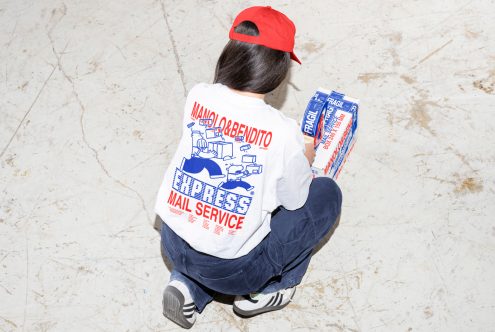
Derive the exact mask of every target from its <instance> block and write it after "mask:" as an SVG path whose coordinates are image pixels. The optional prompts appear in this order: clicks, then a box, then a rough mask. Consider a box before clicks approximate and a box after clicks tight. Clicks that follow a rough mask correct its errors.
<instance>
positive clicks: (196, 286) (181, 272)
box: [161, 223, 214, 313]
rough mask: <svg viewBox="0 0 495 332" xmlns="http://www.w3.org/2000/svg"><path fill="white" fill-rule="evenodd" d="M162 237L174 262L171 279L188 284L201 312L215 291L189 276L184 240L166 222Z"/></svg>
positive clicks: (166, 252)
mask: <svg viewBox="0 0 495 332" xmlns="http://www.w3.org/2000/svg"><path fill="white" fill-rule="evenodd" d="M161 238H162V247H163V250H164V252H165V254H166V256H167V257H168V259H169V260H170V261H171V263H172V264H173V269H172V272H171V274H170V281H172V280H179V281H181V282H183V283H184V284H185V285H186V286H187V288H188V289H189V292H190V293H191V296H192V298H193V300H194V303H195V304H196V308H197V309H198V311H199V312H200V313H201V312H202V311H203V309H204V308H205V307H206V305H207V304H208V303H209V302H211V300H213V294H214V291H212V290H211V289H208V288H207V287H205V286H203V285H201V284H200V283H198V282H197V281H195V280H194V279H192V278H190V277H188V276H187V268H186V257H185V255H184V253H185V248H184V246H185V244H184V241H183V240H182V239H180V238H179V236H177V234H175V233H174V232H173V231H172V230H171V229H170V227H168V226H167V225H166V224H165V223H162V229H161Z"/></svg>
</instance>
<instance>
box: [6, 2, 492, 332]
mask: <svg viewBox="0 0 495 332" xmlns="http://www.w3.org/2000/svg"><path fill="white" fill-rule="evenodd" d="M289 3H290V5H289ZM248 4H254V2H251V1H249V2H248V1H171V0H163V1H162V2H160V1H151V0H150V1H145V0H143V1H115V0H114V1H96V0H94V1H65V2H63V1H61V0H58V1H56V0H45V1H27V0H10V1H9V0H6V1H1V2H0V45H1V48H0V59H1V63H0V66H1V68H0V110H1V113H0V114H1V115H0V160H1V170H0V189H1V193H0V330H1V331H174V330H175V331H178V330H180V328H178V327H177V326H176V325H174V324H172V323H170V322H168V321H167V320H166V319H165V318H164V317H162V315H161V303H160V302H161V293H162V290H163V288H164V286H165V284H166V282H167V280H168V276H169V271H168V269H167V268H166V266H165V264H164V263H163V261H162V258H161V255H160V249H159V248H160V245H159V235H158V233H157V232H156V231H155V230H154V229H153V227H152V224H153V220H154V214H153V205H154V200H155V195H156V192H157V190H158V187H159V184H160V181H161V179H162V176H163V172H164V170H165V168H166V166H167V163H168V161H169V160H170V158H171V155H172V154H173V152H174V148H175V144H176V143H177V141H178V139H179V135H180V133H179V131H178V130H177V128H178V126H179V124H180V121H181V114H182V108H183V103H184V96H185V94H186V91H187V90H188V89H189V88H191V87H192V86H193V85H194V84H195V83H197V82H201V81H211V80H212V77H213V72H214V65H215V62H216V59H217V57H218V55H219V53H220V51H221V49H222V47H223V45H224V44H225V43H226V41H227V31H228V29H229V26H230V24H231V22H232V20H233V17H234V16H235V15H236V14H237V13H238V12H239V11H240V10H241V9H243V8H244V7H246V6H248ZM272 6H273V7H275V8H277V9H279V10H281V11H283V12H285V13H286V14H287V15H288V16H289V17H291V18H292V19H293V20H294V22H295V23H296V26H297V28H298V30H297V39H296V53H297V54H298V55H299V57H300V58H301V60H302V61H303V65H302V66H299V65H297V64H294V65H293V66H292V69H291V77H290V80H289V82H288V85H287V86H286V88H285V89H280V91H277V92H276V93H273V94H272V95H271V96H270V97H269V100H270V101H271V102H272V103H273V104H274V105H275V106H277V107H280V108H281V110H282V111H283V112H284V113H285V114H287V115H289V116H291V117H293V118H296V119H299V118H300V117H301V115H302V112H303V111H304V109H305V106H306V103H307V101H308V99H309V98H310V96H311V95H312V94H313V92H314V90H315V89H316V88H317V87H318V86H323V87H326V88H330V89H335V90H338V91H341V92H345V93H346V94H348V95H351V96H353V97H356V98H359V99H360V100H361V109H360V128H359V138H358V141H357V144H356V146H355V149H354V151H353V153H352V154H351V156H350V159H349V160H348V163H347V164H346V166H345V168H344V171H343V173H342V174H341V176H340V178H339V181H338V183H339V184H340V186H341V188H342V190H343V193H344V207H343V209H344V210H343V215H342V219H341V221H340V226H339V227H338V228H337V230H336V231H335V234H334V235H333V237H332V238H331V239H330V241H329V242H328V243H327V244H326V245H325V246H323V247H322V249H321V250H320V251H319V252H317V253H316V255H315V256H314V258H313V260H312V262H311V265H310V268H309V272H308V274H307V275H306V277H305V280H304V281H303V283H302V284H301V285H300V287H299V288H298V291H297V293H296V297H295V299H294V302H293V303H292V304H290V305H289V306H288V307H287V308H285V309H284V310H282V311H279V312H274V313H270V314H266V315H261V316H258V317H256V318H252V319H249V320H244V319H241V318H239V317H237V316H235V315H233V313H232V307H231V303H229V299H228V298H226V299H220V300H221V301H216V302H213V303H211V304H210V305H209V306H208V307H207V308H206V309H205V311H204V313H203V314H202V315H201V316H200V317H199V318H198V321H197V323H196V325H195V327H194V328H193V330H195V331H275V330H276V331H287V330H300V331H309V330H313V331H495V283H494V280H495V221H494V219H495V218H494V217H493V216H494V215H495V204H494V203H495V167H494V166H495V149H494V146H495V135H494V134H493V132H494V130H495V113H494V107H495V95H494V94H495V23H494V22H495V21H494V16H493V13H494V12H495V2H494V1H489V0H486V1H485V0H478V1H454V0H443V1H426V0H418V1H407V2H404V1H366V2H364V1H357V0H351V1H337V0H335V1H323V0H318V1H299V2H297V3H296V2H295V1H294V2H292V1H291V2H288V1H286V2H282V1H274V2H273V3H272Z"/></svg>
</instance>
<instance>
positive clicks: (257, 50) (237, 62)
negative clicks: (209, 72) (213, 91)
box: [214, 21, 290, 94]
mask: <svg viewBox="0 0 495 332" xmlns="http://www.w3.org/2000/svg"><path fill="white" fill-rule="evenodd" d="M235 32H237V33H242V34H245V35H250V36H258V35H259V31H258V28H257V27H256V25H255V24H254V23H253V22H251V21H244V22H241V23H240V24H239V25H238V26H237V27H236V28H235ZM289 64H290V55H289V53H288V52H284V51H278V50H274V49H271V48H268V47H265V46H262V45H257V44H249V43H245V42H241V41H237V40H230V41H229V42H228V43H227V45H225V47H224V49H223V51H222V54H220V57H219V58H218V62H217V67H216V69H215V79H214V83H222V84H224V85H226V86H228V87H229V88H231V89H235V90H240V91H248V92H254V93H262V94H265V93H268V92H270V91H272V90H274V89H275V88H276V87H277V86H279V85H280V83H282V81H283V80H284V78H285V77H286V76H287V73H288V72H289Z"/></svg>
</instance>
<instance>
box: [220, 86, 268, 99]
mask: <svg viewBox="0 0 495 332" xmlns="http://www.w3.org/2000/svg"><path fill="white" fill-rule="evenodd" d="M229 89H230V88H229ZM230 90H232V91H234V92H235V93H237V94H240V95H243V96H246V97H253V98H258V99H262V100H263V99H265V94H263V93H254V92H249V91H240V90H235V89H230Z"/></svg>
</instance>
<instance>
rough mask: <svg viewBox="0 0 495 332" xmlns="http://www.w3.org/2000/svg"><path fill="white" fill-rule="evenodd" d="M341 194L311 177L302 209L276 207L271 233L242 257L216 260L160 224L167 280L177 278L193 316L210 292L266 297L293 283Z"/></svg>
mask: <svg viewBox="0 0 495 332" xmlns="http://www.w3.org/2000/svg"><path fill="white" fill-rule="evenodd" d="M341 205H342V193H341V191H340V189H339V187H338V186H337V184H336V183H335V182H334V181H333V180H331V179H329V178H324V177H322V178H316V179H313V181H312V183H311V186H310V188H309V196H308V199H307V201H306V203H305V204H304V206H303V207H301V208H300V209H297V210H294V211H289V210H286V209H285V208H283V207H279V208H277V210H275V211H274V213H273V214H272V219H271V224H270V228H271V232H270V233H269V234H268V235H267V236H266V237H265V238H264V239H263V241H261V242H260V244H259V245H257V246H256V247H255V248H253V249H252V250H251V251H250V252H249V253H248V254H247V255H245V256H242V257H239V258H235V259H222V258H218V257H214V256H210V255H207V254H204V253H201V252H198V251H196V250H194V249H193V248H191V247H190V246H189V245H188V244H187V243H186V242H185V241H184V240H183V239H182V238H180V237H179V236H178V235H177V234H175V233H174V232H173V231H172V230H171V229H170V228H169V227H168V226H167V225H166V224H165V223H163V224H162V231H161V236H162V246H163V249H164V252H165V255H166V256H167V257H168V258H169V260H170V261H171V263H172V264H173V270H172V273H171V276H170V280H180V281H182V282H183V283H185V284H186V285H187V287H188V289H189V291H190V292H191V295H192V297H193V299H194V302H195V303H196V307H197V309H198V311H199V312H201V311H203V309H204V308H205V306H206V305H207V304H208V303H209V302H210V301H211V300H212V299H213V295H214V294H215V293H220V294H228V295H243V294H248V293H252V292H260V293H272V292H276V291H278V290H281V289H285V288H289V287H293V286H295V285H298V284H299V283H300V282H301V280H302V278H303V276H304V274H305V273H306V270H307V268H308V264H309V260H310V259H311V252H312V251H313V249H314V248H315V247H316V245H317V244H318V243H319V242H320V240H321V239H323V238H324V237H325V235H326V234H327V233H328V232H329V231H330V230H331V229H332V228H333V226H334V224H335V222H336V221H337V218H338V217H339V215H340V210H341Z"/></svg>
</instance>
